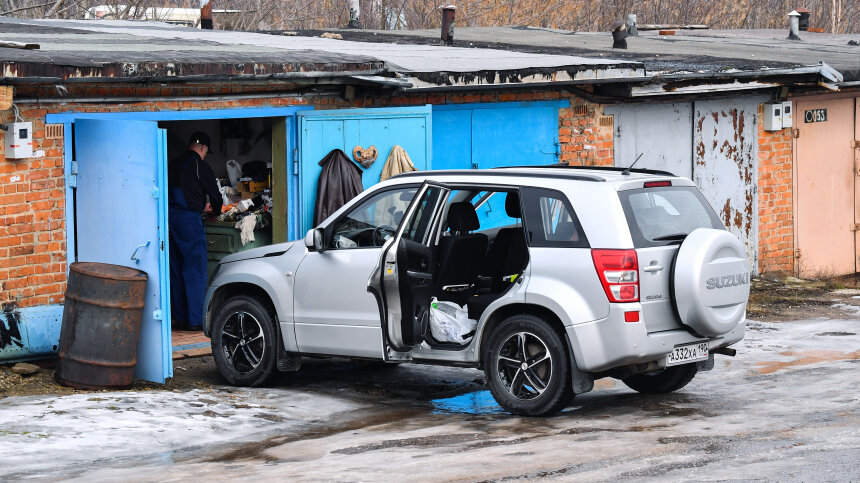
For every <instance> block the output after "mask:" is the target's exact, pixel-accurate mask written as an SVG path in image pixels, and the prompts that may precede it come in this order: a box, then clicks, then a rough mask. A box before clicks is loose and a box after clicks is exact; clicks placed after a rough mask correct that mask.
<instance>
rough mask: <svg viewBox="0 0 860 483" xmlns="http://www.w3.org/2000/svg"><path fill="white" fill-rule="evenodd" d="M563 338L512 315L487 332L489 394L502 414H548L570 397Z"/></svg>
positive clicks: (537, 323)
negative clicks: (502, 410)
mask: <svg viewBox="0 0 860 483" xmlns="http://www.w3.org/2000/svg"><path fill="white" fill-rule="evenodd" d="M568 360H569V357H568V355H567V348H566V347H565V342H564V340H563V338H562V337H561V336H560V335H559V333H558V332H556V331H555V330H554V329H553V328H552V326H550V324H549V323H547V322H546V321H544V320H543V319H540V318H538V317H535V316H533V315H515V316H512V317H509V318H507V319H505V320H504V321H502V323H501V324H499V326H498V327H497V328H496V329H495V330H494V331H493V334H492V335H491V336H490V340H489V343H488V344H487V351H486V352H485V356H484V371H485V373H486V376H487V383H488V385H489V386H490V392H491V393H492V394H493V397H494V398H495V399H496V401H497V402H498V403H499V405H501V406H502V407H503V408H505V409H506V410H507V411H509V412H511V413H514V414H519V415H523V416H548V415H550V414H554V413H556V412H558V411H560V410H562V409H563V408H564V407H565V406H567V405H568V404H569V403H570V401H571V399H573V390H572V389H571V381H570V366H569V362H568Z"/></svg>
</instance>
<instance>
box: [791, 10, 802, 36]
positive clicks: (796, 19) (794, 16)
mask: <svg viewBox="0 0 860 483" xmlns="http://www.w3.org/2000/svg"><path fill="white" fill-rule="evenodd" d="M799 29H800V14H799V13H797V11H796V10H792V11H791V13H790V14H788V40H801V38H800V36H799V35H797V31H798V30H799Z"/></svg>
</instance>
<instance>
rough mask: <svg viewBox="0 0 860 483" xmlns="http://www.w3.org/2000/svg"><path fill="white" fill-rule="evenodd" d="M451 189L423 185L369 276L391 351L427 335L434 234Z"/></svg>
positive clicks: (411, 343)
mask: <svg viewBox="0 0 860 483" xmlns="http://www.w3.org/2000/svg"><path fill="white" fill-rule="evenodd" d="M450 191H451V190H450V189H449V188H447V187H445V186H443V185H439V184H431V183H425V184H424V186H422V187H421V190H420V191H419V192H418V196H416V197H415V199H414V200H413V201H412V204H411V205H410V206H409V210H408V211H407V213H406V216H405V217H404V218H403V222H402V223H401V224H400V228H398V231H397V236H395V237H394V239H393V240H392V241H391V242H390V243H389V244H388V245H387V246H386V247H385V248H384V249H383V251H382V257H381V260H380V263H379V269H378V270H379V271H377V272H376V273H374V275H372V279H373V280H378V281H380V282H381V290H379V292H380V293H381V294H382V305H383V314H382V315H383V320H382V323H383V331H384V332H385V334H386V335H387V337H386V339H387V340H388V344H389V345H390V346H391V347H392V348H393V349H395V350H398V351H405V350H408V349H409V348H410V347H412V346H414V345H416V344H420V343H421V341H422V340H424V334H426V333H427V328H428V324H429V323H430V297H431V296H432V295H433V293H432V292H433V266H434V263H433V247H432V242H433V238H434V237H433V236H432V235H433V234H434V233H436V231H438V230H436V227H437V225H438V219H439V215H440V212H441V207H442V204H443V203H444V200H445V199H446V198H447V196H448V193H449V192H450ZM380 272H381V274H380ZM373 286H374V283H373V281H371V287H373ZM377 287H378V285H377Z"/></svg>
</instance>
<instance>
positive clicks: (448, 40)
mask: <svg viewBox="0 0 860 483" xmlns="http://www.w3.org/2000/svg"><path fill="white" fill-rule="evenodd" d="M439 8H440V9H441V10H442V41H443V42H445V45H454V15H455V14H456V13H457V7H455V6H454V5H444V6H441V7H439Z"/></svg>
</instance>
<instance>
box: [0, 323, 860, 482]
mask: <svg viewBox="0 0 860 483" xmlns="http://www.w3.org/2000/svg"><path fill="white" fill-rule="evenodd" d="M858 329H860V321H856V320H851V321H837V320H812V321H798V322H787V323H764V322H757V323H751V324H750V327H749V329H748V332H747V337H746V339H745V340H744V341H743V342H742V343H741V344H739V345H738V346H737V348H738V356H737V357H735V358H728V357H723V356H717V357H718V358H717V361H716V367H715V369H714V370H713V371H710V372H702V373H699V374H698V375H697V377H696V378H695V379H694V380H693V382H691V383H690V384H689V385H688V386H687V387H686V388H684V389H683V390H681V391H679V392H677V393H674V394H667V395H656V396H648V395H641V394H638V393H635V392H634V391H632V390H630V389H628V388H626V386H624V385H623V384H622V383H620V382H619V381H615V380H611V379H603V380H600V381H598V382H597V383H596V387H595V390H594V391H593V392H591V393H588V394H584V395H580V396H578V397H577V398H576V399H575V400H574V401H573V403H572V404H571V406H570V407H569V408H567V409H566V410H565V411H563V412H562V413H560V414H558V415H556V416H553V417H548V418H520V417H514V416H511V415H509V414H507V413H505V412H504V411H502V410H501V408H499V406H498V405H496V403H495V401H493V399H492V397H491V396H490V394H489V392H488V391H486V389H485V387H484V375H483V373H482V372H481V371H478V370H474V369H461V368H445V367H434V366H425V365H414V364H403V365H400V366H386V365H381V364H376V363H369V362H355V361H337V360H335V361H331V360H307V361H305V363H304V366H303V367H302V369H301V371H299V372H298V373H294V374H286V375H283V376H281V377H280V378H278V379H277V380H276V381H274V382H273V384H272V385H271V386H270V387H268V388H265V389H254V390H250V391H246V390H242V391H241V393H238V392H235V391H234V390H233V389H231V388H224V389H223V390H221V391H220V392H219V391H215V395H213V396H206V397H211V398H214V399H217V398H218V397H227V396H229V397H237V396H236V394H241V396H242V398H243V401H253V400H255V397H256V396H259V399H260V400H261V401H265V402H264V407H266V408H268V410H267V412H265V414H262V413H260V414H257V419H256V421H259V422H258V423H256V424H258V426H259V430H258V431H255V430H254V426H252V427H251V428H252V429H251V430H250V431H249V430H248V429H247V428H248V424H247V423H243V427H244V428H245V429H244V430H243V431H242V432H240V433H237V434H236V437H235V438H231V437H229V431H230V421H229V417H230V416H229V415H228V416H225V417H220V415H219V414H217V413H218V410H217V407H218V406H211V407H212V408H215V409H207V411H211V412H212V413H213V414H212V415H211V416H213V419H217V420H218V421H219V425H218V426H212V431H218V432H225V431H226V432H227V433H228V434H227V436H226V437H223V438H222V437H219V438H218V440H217V441H213V442H211V443H206V444H200V441H199V440H198V441H194V440H189V441H187V444H185V445H183V444H182V441H183V440H182V439H178V440H177V442H175V443H171V444H172V446H171V450H170V451H169V452H165V451H163V450H158V451H152V452H147V451H146V448H140V449H138V450H135V451H133V452H131V453H129V454H120V455H118V456H111V457H105V458H98V457H97V456H92V455H91V456H90V458H91V459H90V460H87V456H82V457H81V458H80V459H79V460H78V461H76V462H75V464H71V465H69V466H67V470H64V469H62V468H52V469H42V470H41V471H37V470H36V469H33V470H32V471H24V472H18V473H6V475H7V476H10V475H11V476H15V477H16V478H27V477H28V476H38V477H45V478H47V479H78V480H86V481H129V480H134V481H152V480H159V481H188V480H195V479H206V480H216V481H221V480H234V479H249V478H251V479H258V480H274V479H281V480H285V479H288V480H290V481H320V480H328V481H331V480H334V481H380V480H385V481H415V480H422V481H509V480H535V479H549V480H586V481H617V480H637V481H657V480H659V481H666V480H669V481H702V480H708V481H762V480H764V481H857V480H858V479H860V364H858V357H860V352H858V351H860V337H858V335H857V334H858V333H860V330H858ZM200 370H201V371H203V372H204V373H206V371H209V370H210V369H207V368H206V367H205V365H204V366H203V367H202V368H201V369H200ZM207 377H213V378H216V379H217V375H215V374H209V375H208V376H207ZM218 394H222V395H221V396H219V395H218ZM231 394H232V395H231ZM225 395H227V396H225ZM273 395H274V396H273ZM315 401H320V407H319V411H318V412H319V414H318V416H319V417H316V418H310V417H307V416H301V414H313V413H314V409H315V408H314V404H315ZM322 401H339V402H341V403H342V404H341V406H333V405H331V404H329V403H326V404H325V405H323V404H322ZM213 402H214V401H213ZM200 405H201V406H202V404H200ZM244 406H247V405H245V404H243V405H237V404H234V405H233V406H232V407H231V409H230V415H234V414H238V413H239V412H241V411H242V408H243V407H244ZM252 406H253V405H252ZM288 407H289V411H287V408H288ZM203 409H204V408H201V410H203ZM299 409H300V410H301V411H304V413H295V411H296V410H299ZM290 411H293V412H290ZM261 414H262V415H261ZM234 417H235V416H234ZM252 424H253V423H252ZM168 429H169V428H168ZM118 430H121V428H119V429H118ZM0 443H2V439H0ZM130 444H132V445H133V442H130ZM0 447H2V444H0Z"/></svg>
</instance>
